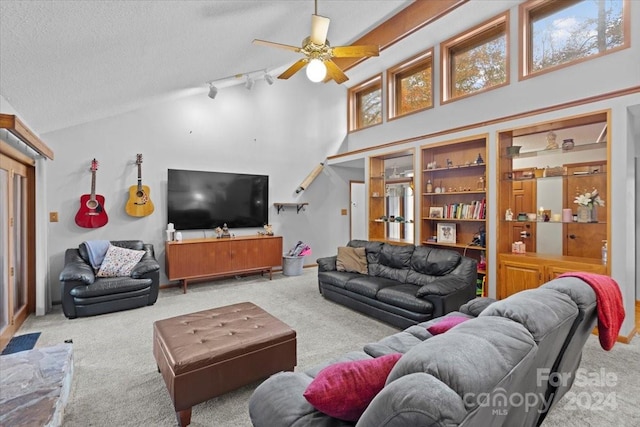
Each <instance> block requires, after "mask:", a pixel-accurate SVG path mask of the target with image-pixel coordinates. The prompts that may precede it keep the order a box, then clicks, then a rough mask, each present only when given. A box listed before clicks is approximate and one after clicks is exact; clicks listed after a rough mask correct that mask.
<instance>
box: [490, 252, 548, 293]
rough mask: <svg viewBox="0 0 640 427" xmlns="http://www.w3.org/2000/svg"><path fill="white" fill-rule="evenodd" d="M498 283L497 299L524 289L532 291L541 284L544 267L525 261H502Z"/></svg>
mask: <svg viewBox="0 0 640 427" xmlns="http://www.w3.org/2000/svg"><path fill="white" fill-rule="evenodd" d="M499 269H500V283H499V286H498V298H499V299H502V298H506V297H508V296H509V295H512V294H515V293H517V292H520V291H524V290H525V289H534V288H537V287H538V286H540V285H541V284H542V283H543V276H544V266H543V265H537V264H532V263H527V262H526V261H524V260H523V261H511V260H502V261H500V264H499Z"/></svg>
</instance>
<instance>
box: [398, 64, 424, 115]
mask: <svg viewBox="0 0 640 427" xmlns="http://www.w3.org/2000/svg"><path fill="white" fill-rule="evenodd" d="M394 80H395V81H394V84H395V87H394V91H395V102H396V109H395V112H394V114H393V115H394V116H401V115H403V114H407V113H412V112H414V111H419V110H424V109H425V108H429V107H431V106H433V88H432V70H431V57H429V58H428V60H427V61H423V62H422V63H421V64H419V66H417V67H414V68H411V69H408V70H406V71H401V72H398V73H396V74H394Z"/></svg>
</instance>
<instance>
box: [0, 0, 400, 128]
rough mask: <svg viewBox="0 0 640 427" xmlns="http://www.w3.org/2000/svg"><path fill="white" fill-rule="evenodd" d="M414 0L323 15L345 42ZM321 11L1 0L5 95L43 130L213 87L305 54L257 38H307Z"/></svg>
mask: <svg viewBox="0 0 640 427" xmlns="http://www.w3.org/2000/svg"><path fill="white" fill-rule="evenodd" d="M410 3H412V0H384V1H382V0H340V1H339V0H320V1H319V2H318V14H319V15H323V16H327V17H329V18H331V25H330V27H329V35H328V38H329V40H330V41H331V44H332V45H334V46H337V45H345V44H350V43H351V42H352V41H353V40H355V39H357V38H358V37H360V36H361V35H363V34H364V33H366V32H368V31H369V30H370V29H372V28H373V27H375V26H377V25H379V24H380V23H381V22H383V21H385V20H386V19H388V18H389V17H390V16H393V15H394V14H396V13H397V12H398V11H400V10H401V9H403V8H404V7H406V6H408V5H409V4H410ZM312 13H314V2H313V1H312V0H280V1H264V0H232V1H226V0H212V1H188V0H185V1H170V0H164V1H146V0H145V1H142V0H129V1H120V0H118V1H109V0H100V1H97V0H75V1H62V0H53V1H52V0H46V1H40V0H25V1H14V0H0V95H2V96H4V97H5V99H7V101H8V102H9V103H10V104H11V105H12V106H13V107H14V108H15V109H16V110H17V111H18V112H19V113H20V115H21V118H22V119H24V120H25V121H26V122H27V123H28V124H29V126H31V127H32V128H33V129H34V130H35V131H36V132H37V133H38V134H43V133H46V132H49V131H52V130H56V129H61V128H65V127H68V126H73V125H76V124H80V123H83V122H87V121H91V120H95V119H99V118H102V117H108V116H111V115H114V114H118V113H122V112H125V111H130V110H132V109H135V108H138V107H141V106H143V105H147V104H149V103H151V102H154V101H158V100H162V99H168V98H170V97H174V96H181V95H186V94H188V93H190V92H191V93H196V92H201V93H203V94H204V93H206V91H207V85H206V82H208V81H211V80H217V79H220V78H224V77H227V76H233V75H235V74H239V73H244V72H249V71H253V70H260V69H264V68H267V69H269V70H272V69H279V70H282V69H283V67H285V68H286V67H287V66H288V65H290V64H292V63H293V62H295V61H296V60H297V59H298V58H299V57H298V54H296V53H293V52H289V51H286V50H279V49H273V48H268V47H261V46H254V45H253V44H252V43H251V41H252V40H253V39H254V38H260V39H265V40H270V41H274V42H279V43H284V44H291V45H296V46H299V45H300V44H301V42H302V39H303V38H305V37H306V36H308V35H309V31H310V26H311V14H312ZM348 74H349V73H348V72H347V75H348ZM329 84H335V83H333V82H331V83H329Z"/></svg>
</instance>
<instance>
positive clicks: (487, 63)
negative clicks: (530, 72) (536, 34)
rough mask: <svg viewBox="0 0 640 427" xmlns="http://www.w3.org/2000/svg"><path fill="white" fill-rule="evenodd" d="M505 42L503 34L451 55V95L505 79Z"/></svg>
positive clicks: (479, 88)
mask: <svg viewBox="0 0 640 427" xmlns="http://www.w3.org/2000/svg"><path fill="white" fill-rule="evenodd" d="M506 49H507V43H506V36H505V35H504V34H502V35H497V36H495V37H493V38H492V39H491V40H488V41H486V42H484V43H483V44H480V45H478V46H475V47H471V48H469V49H466V50H464V51H461V52H457V53H455V54H454V55H453V57H452V61H451V62H452V68H453V70H454V71H453V76H454V78H453V88H452V89H453V90H452V94H451V95H452V96H453V97H454V98H455V97H457V96H460V95H466V94H468V93H473V92H477V91H479V90H482V89H486V88H489V87H491V86H495V85H498V84H502V83H504V82H506V81H507V73H506V65H507V60H506V59H507V58H506V57H507V52H506Z"/></svg>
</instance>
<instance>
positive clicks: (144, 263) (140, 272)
mask: <svg viewBox="0 0 640 427" xmlns="http://www.w3.org/2000/svg"><path fill="white" fill-rule="evenodd" d="M144 250H145V253H144V255H143V256H142V259H141V260H140V262H138V264H136V266H135V267H133V270H131V277H133V278H134V279H141V278H143V276H144V275H145V274H147V273H152V272H154V271H158V270H160V264H158V261H157V260H156V257H155V254H154V252H153V246H152V245H151V244H148V243H147V244H145V245H144Z"/></svg>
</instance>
